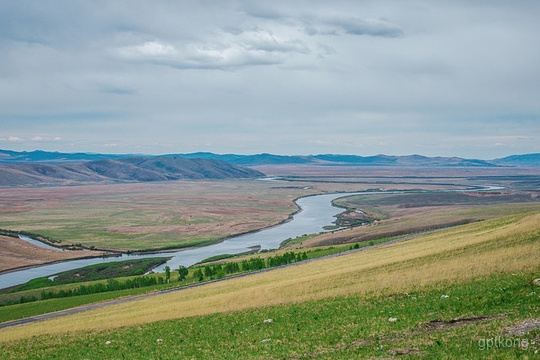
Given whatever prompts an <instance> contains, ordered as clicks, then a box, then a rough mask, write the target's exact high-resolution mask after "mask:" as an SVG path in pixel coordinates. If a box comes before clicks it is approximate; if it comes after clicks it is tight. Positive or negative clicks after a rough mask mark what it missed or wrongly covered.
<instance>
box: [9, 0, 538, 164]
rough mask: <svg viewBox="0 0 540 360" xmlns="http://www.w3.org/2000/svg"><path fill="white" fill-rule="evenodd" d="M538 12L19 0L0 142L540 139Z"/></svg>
mask: <svg viewBox="0 0 540 360" xmlns="http://www.w3.org/2000/svg"><path fill="white" fill-rule="evenodd" d="M539 10H540V4H536V3H531V2H526V1H523V2H522V1H515V2H512V3H511V4H510V3H508V4H507V3H504V2H487V3H486V2H479V1H472V2H455V1H441V2H437V3H436V4H435V3H433V2H428V1H410V2H396V1H384V0H383V1H362V2H356V1H337V2H332V3H331V4H330V3H325V2H318V1H300V2H285V1H283V2H282V1H277V2H271V3H270V2H262V1H221V2H217V3H213V4H209V3H205V2H199V1H185V2H165V1H156V2H147V1H137V0H135V1H116V2H110V1H104V0H103V1H77V2H73V1H68V0H53V1H51V2H47V3H44V2H37V3H36V2H32V1H26V0H21V1H16V2H7V3H5V4H3V5H2V11H1V12H0V51H1V52H2V54H3V56H2V57H0V94H1V96H0V109H1V110H0V148H12V149H17V150H33V149H36V148H42V149H46V150H62V151H115V152H148V153H165V152H189V151H215V152H238V153H256V152H274V153H295V154H309V153H354V154H360V155H370V154H376V153H394V154H410V153H422V154H426V155H461V156H476V157H483V158H493V157H497V156H503V155H507V154H511V153H526V152H537V151H540V149H539V148H538V145H537V144H539V143H540V127H539V125H538V124H539V123H540V103H539V102H538V98H540V72H538V70H537V68H538V63H540V49H539V48H538V46H536V43H537V39H536V37H537V36H536V34H537V33H538V31H539V30H540V26H539V25H538V21H537V19H536V16H535V14H538V11H539ZM111 144H113V145H114V146H113V145H111Z"/></svg>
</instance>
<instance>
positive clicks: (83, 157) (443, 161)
mask: <svg viewBox="0 0 540 360" xmlns="http://www.w3.org/2000/svg"><path fill="white" fill-rule="evenodd" d="M153 157H155V156H150V155H132V154H125V155H116V154H115V155H112V154H94V153H72V154H70V153H59V152H47V151H31V152H26V151H23V152H16V151H9V150H0V163H4V164H6V163H10V164H13V163H51V162H56V163H68V162H82V161H96V160H118V159H125V158H153ZM159 157H160V158H165V157H166V158H170V157H172V158H178V157H180V158H186V159H209V160H221V161H225V162H227V163H230V164H234V165H240V166H257V165H277V164H318V165H348V166H435V167H445V166H467V167H470V166H480V167H486V166H489V167H494V166H540V153H536V154H526V155H512V156H508V157H504V158H500V159H494V160H478V159H464V158H460V157H427V156H421V155H408V156H389V155H375V156H358V155H334V154H325V155H307V156H283V155H273V154H256V155H237V154H223V155H222V154H214V153H210V152H197V153H190V154H171V155H162V156H159Z"/></svg>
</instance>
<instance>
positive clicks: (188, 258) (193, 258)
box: [0, 187, 501, 289]
mask: <svg viewBox="0 0 540 360" xmlns="http://www.w3.org/2000/svg"><path fill="white" fill-rule="evenodd" d="M499 189H501V188H499V187H484V188H481V189H480V188H476V189H474V190H476V191H478V190H484V191H485V190H499ZM441 191H456V190H441ZM457 191H464V190H457ZM465 191H467V190H465ZM468 191H470V190H468ZM404 192H405V191H395V192H373V191H369V192H365V191H362V192H353V193H337V194H324V195H314V196H306V197H303V198H299V199H298V200H296V204H297V205H298V206H299V207H300V209H301V210H300V211H299V212H298V213H296V214H295V215H294V216H293V217H292V219H291V220H290V221H287V222H284V223H282V224H280V225H276V226H274V227H271V228H267V229H263V230H260V231H257V232H253V233H249V234H244V235H239V236H234V237H231V238H228V239H226V240H224V241H222V242H220V243H217V244H214V245H209V246H204V247H200V248H195V249H187V250H180V251H176V252H161V253H153V254H139V255H131V254H123V255H121V256H114V257H104V258H91V259H80V260H68V261H63V262H58V263H54V264H49V265H42V266H37V267H32V268H29V269H24V270H18V271H12V272H8V273H5V274H1V275H0V289H3V288H6V287H10V286H15V285H19V284H23V283H25V282H27V281H29V280H31V279H34V278H37V277H44V276H51V275H54V274H57V273H59V272H62V271H67V270H73V269H78V268H81V267H84V266H88V265H94V264H99V263H105V262H113V261H122V260H133V259H141V258H149V257H171V259H170V260H169V261H167V263H165V264H163V265H161V266H159V267H158V268H156V269H155V271H157V272H161V271H163V269H164V268H165V266H169V267H170V268H171V269H177V268H178V266H180V265H184V266H191V265H193V264H196V263H198V262H200V261H201V260H204V259H207V258H209V257H211V256H215V255H222V254H240V253H244V252H247V251H250V250H252V249H253V248H254V247H259V246H260V248H261V249H275V248H278V247H279V245H280V244H281V243H282V242H283V241H284V240H286V239H289V238H295V237H297V236H300V235H304V234H315V233H319V232H323V231H325V230H324V229H323V227H324V226H327V225H332V223H333V222H334V221H335V216H336V215H337V214H339V213H341V212H342V211H343V209H340V208H338V207H335V206H333V205H332V201H333V200H335V199H338V198H341V197H345V196H351V195H362V194H381V193H385V194H391V193H394V194H398V193H404ZM23 240H24V238H23ZM60 251H61V250H60Z"/></svg>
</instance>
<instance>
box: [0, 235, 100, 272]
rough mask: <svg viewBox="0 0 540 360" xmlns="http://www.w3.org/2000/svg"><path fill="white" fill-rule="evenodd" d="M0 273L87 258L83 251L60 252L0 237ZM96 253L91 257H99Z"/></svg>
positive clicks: (16, 239) (15, 239)
mask: <svg viewBox="0 0 540 360" xmlns="http://www.w3.org/2000/svg"><path fill="white" fill-rule="evenodd" d="M0 254H1V256H0V273H3V272H6V271H8V270H13V269H17V268H24V267H29V266H35V265H41V264H45V263H51V262H57V261H62V260H69V259H76V258H81V257H86V256H88V252H85V251H62V250H54V249H47V248H44V247H41V246H37V245H33V244H30V243H28V242H26V241H24V240H21V239H18V238H12V237H8V236H1V235H0ZM99 254H101V253H99V252H96V253H92V255H99Z"/></svg>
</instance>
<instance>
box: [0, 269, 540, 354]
mask: <svg viewBox="0 0 540 360" xmlns="http://www.w3.org/2000/svg"><path fill="white" fill-rule="evenodd" d="M537 275H538V274H533V273H520V274H496V275H491V276H487V277H482V278H477V279H475V280H473V281H468V282H464V283H450V282H442V283H437V284H435V285H433V286H429V287H425V288H422V289H419V290H417V291H410V292H409V293H399V292H398V293H395V292H392V291H390V290H387V291H383V293H382V294H373V293H371V294H369V293H368V294H365V295H362V296H347V297H335V298H329V299H323V300H315V301H308V302H303V303H296V304H288V305H283V306H269V307H262V308H258V309H251V310H244V311H234V312H226V313H220V314H212V315H207V316H195V317H190V318H184V319H178V320H168V321H160V322H156V323H150V324H144V325H139V326H132V327H127V328H121V329H116V330H104V331H99V332H78V333H72V334H64V335H61V336H58V335H55V336H41V337H34V338H31V339H29V340H23V341H19V342H15V343H7V344H2V345H0V351H1V353H2V354H3V358H4V359H22V358H28V359H49V358H81V359H82V358H110V359H112V358H114V359H120V358H135V359H142V358H145V359H146V358H153V359H177V358H219V359H238V358H244V359H260V358H265V359H278V358H280V359H281V358H312V357H314V358H332V359H336V358H344V359H350V358H368V357H391V355H392V354H393V351H404V350H408V351H418V352H421V355H422V356H425V357H427V358H440V359H456V358H467V359H481V358H486V357H491V358H497V359H499V358H502V359H513V358H516V357H524V358H525V356H529V357H534V351H537V350H538V348H539V346H538V345H539V344H538V343H536V344H532V343H531V342H532V339H534V338H538V336H539V335H540V332H539V330H538V329H537V330H535V331H533V332H532V333H529V334H526V335H523V336H510V335H508V336H503V338H504V339H516V338H518V339H519V340H527V341H529V344H528V348H527V349H524V348H517V347H508V348H503V347H498V348H491V349H485V350H481V344H482V341H483V339H492V338H495V337H497V336H501V334H502V333H501V332H502V330H503V329H504V328H506V327H509V326H511V325H513V324H515V323H517V322H519V321H521V320H524V319H529V318H533V317H539V316H540V308H539V307H538V295H537V293H538V292H539V288H538V287H537V286H534V285H532V283H531V280H532V279H533V278H535V277H537ZM443 295H448V296H449V297H448V298H444V297H442V296H443ZM500 314H507V316H503V317H499V318H495V319H492V320H487V321H480V322H475V323H471V324H468V325H463V326H460V327H449V328H446V329H443V330H439V331H429V330H428V329H427V328H426V327H425V326H423V324H425V323H427V322H429V321H432V320H436V319H439V320H446V321H448V320H452V319H455V318H460V317H473V316H496V315H500ZM391 317H393V318H397V320H396V321H395V322H389V318H391ZM264 319H272V320H273V322H271V323H264V322H263V320H264ZM157 339H162V342H157V341H156V340H157ZM108 341H110V343H109V344H107V342H108ZM418 356H419V355H418V354H416V355H415V354H411V355H408V356H407V355H406V356H405V357H406V358H409V357H410V358H417V357H418Z"/></svg>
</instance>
